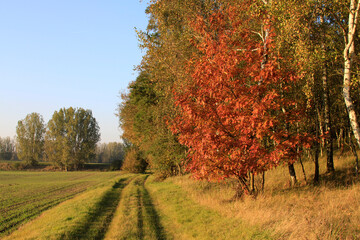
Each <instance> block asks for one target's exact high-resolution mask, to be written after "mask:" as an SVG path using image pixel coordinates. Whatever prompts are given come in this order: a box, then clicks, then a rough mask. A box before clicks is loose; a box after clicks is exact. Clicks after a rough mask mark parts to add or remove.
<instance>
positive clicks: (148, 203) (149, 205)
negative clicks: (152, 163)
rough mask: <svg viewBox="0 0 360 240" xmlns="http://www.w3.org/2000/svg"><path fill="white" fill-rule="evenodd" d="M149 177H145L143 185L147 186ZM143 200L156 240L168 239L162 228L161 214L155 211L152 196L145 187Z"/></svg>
mask: <svg viewBox="0 0 360 240" xmlns="http://www.w3.org/2000/svg"><path fill="white" fill-rule="evenodd" d="M148 176H149V175H148ZM148 176H146V177H145V179H144V183H143V184H145V181H146V179H147V178H148ZM142 198H143V207H144V208H145V211H146V213H147V215H148V216H149V218H150V226H151V228H152V230H153V231H154V232H155V235H156V239H158V240H165V239H166V237H165V233H164V228H163V227H162V225H161V223H160V217H159V214H158V213H157V212H156V210H155V207H154V204H153V202H152V199H151V196H150V194H149V192H148V191H147V189H146V187H145V185H143V191H142Z"/></svg>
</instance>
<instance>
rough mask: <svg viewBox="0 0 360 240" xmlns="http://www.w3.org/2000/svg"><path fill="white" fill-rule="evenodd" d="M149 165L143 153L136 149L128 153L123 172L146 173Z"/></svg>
mask: <svg viewBox="0 0 360 240" xmlns="http://www.w3.org/2000/svg"><path fill="white" fill-rule="evenodd" d="M147 165H148V163H147V162H146V160H145V158H144V155H143V154H142V152H140V151H139V150H137V149H135V148H131V149H130V150H128V151H127V153H126V156H125V160H124V164H123V166H122V170H124V171H127V172H132V173H144V172H145V170H146V168H147Z"/></svg>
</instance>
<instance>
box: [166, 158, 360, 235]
mask: <svg viewBox="0 0 360 240" xmlns="http://www.w3.org/2000/svg"><path fill="white" fill-rule="evenodd" d="M321 162H322V163H323V164H322V168H321V169H320V170H321V173H322V175H321V181H320V183H319V184H318V185H313V184H312V183H311V180H312V178H313V174H312V173H313V172H314V167H313V163H312V162H311V161H307V162H305V163H304V168H305V170H306V173H307V179H308V183H306V182H305V180H304V177H303V174H302V171H301V166H300V164H297V165H296V170H297V174H298V179H299V183H298V185H297V186H295V187H290V186H289V181H290V179H289V177H288V176H289V174H288V170H287V168H286V167H279V168H277V169H274V170H272V171H269V172H268V173H266V186H265V191H264V193H260V194H259V195H258V196H257V198H256V199H253V198H251V197H247V198H245V199H243V200H242V201H240V200H239V201H230V199H231V198H232V196H233V195H234V185H233V182H232V181H228V182H226V183H209V182H204V181H200V182H196V181H194V180H192V179H190V178H189V176H183V177H175V178H172V179H169V180H168V181H170V182H172V183H174V184H176V185H178V186H180V187H181V188H182V189H184V190H185V191H186V192H187V194H188V196H189V197H190V198H191V199H192V200H193V201H195V202H197V203H199V204H201V205H203V206H207V207H210V208H212V209H213V210H216V211H217V212H219V213H221V214H222V215H223V216H227V217H232V218H236V219H241V220H243V221H245V222H246V223H249V224H251V225H256V226H260V227H261V228H262V229H266V230H269V231H271V232H274V234H275V236H276V239H360V200H359V199H360V184H359V177H356V176H354V175H353V171H352V169H353V158H352V157H351V156H341V157H340V156H337V157H336V158H335V168H336V172H335V174H334V175H331V176H330V175H327V174H325V167H324V165H325V159H324V158H323V159H321Z"/></svg>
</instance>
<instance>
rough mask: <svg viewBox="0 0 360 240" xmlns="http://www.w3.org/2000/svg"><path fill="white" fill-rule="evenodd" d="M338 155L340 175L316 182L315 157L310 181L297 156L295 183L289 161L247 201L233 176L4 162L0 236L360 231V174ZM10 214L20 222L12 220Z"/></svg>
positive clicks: (339, 234)
mask: <svg viewBox="0 0 360 240" xmlns="http://www.w3.org/2000/svg"><path fill="white" fill-rule="evenodd" d="M321 162H324V159H321ZM335 164H336V165H335V167H336V169H337V171H336V173H335V174H334V175H333V176H329V175H327V174H325V169H324V168H321V179H322V180H321V182H320V183H319V184H318V185H313V184H312V183H311V181H312V177H313V176H312V172H313V170H314V169H313V163H312V162H311V161H306V162H304V169H305V172H306V181H305V175H304V174H303V173H302V168H301V165H300V164H299V163H296V165H295V166H296V170H297V174H298V184H297V185H296V186H295V187H290V186H289V185H288V181H289V177H288V172H287V171H288V170H287V168H286V167H279V168H277V169H274V170H271V171H269V172H267V173H266V183H265V191H264V192H259V194H258V195H257V196H256V197H250V196H248V197H244V198H243V199H240V200H234V199H233V196H234V193H235V182H234V181H232V180H228V181H226V182H206V181H195V180H193V179H192V178H191V177H190V176H189V175H185V176H178V177H172V178H168V179H166V180H164V181H158V180H157V179H156V177H155V176H154V175H149V174H129V173H124V172H22V171H18V172H6V171H3V172H0V182H1V192H2V193H4V194H2V196H1V204H2V205H1V208H0V210H1V213H2V216H5V217H2V220H1V224H0V226H1V227H2V229H5V231H3V232H2V235H1V236H0V238H1V237H2V239H4V240H5V239H184V240H187V239H204V240H205V239H360V201H358V199H359V197H360V184H359V177H358V176H355V175H352V174H349V173H350V172H351V171H352V169H353V158H352V157H351V156H337V157H336V158H335ZM322 165H323V164H322ZM259 180H260V179H257V186H258V187H260V184H261V183H260V181H259ZM5 189H6V191H3V190H5ZM12 199H14V200H16V201H12ZM41 206H43V207H41ZM3 213H5V214H6V215H3ZM11 216H12V217H11ZM11 219H19V222H20V223H17V224H14V225H13V226H11V224H9V222H11V221H14V222H16V221H15V220H11ZM6 226H7V228H6Z"/></svg>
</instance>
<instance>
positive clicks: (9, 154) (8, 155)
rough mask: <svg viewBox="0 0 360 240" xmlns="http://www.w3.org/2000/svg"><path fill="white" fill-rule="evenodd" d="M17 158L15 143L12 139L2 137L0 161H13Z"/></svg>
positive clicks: (0, 141) (0, 140) (0, 139)
mask: <svg viewBox="0 0 360 240" xmlns="http://www.w3.org/2000/svg"><path fill="white" fill-rule="evenodd" d="M15 157H16V153H15V143H14V141H13V140H12V139H10V137H6V138H1V137H0V159H3V160H11V159H14V158H15Z"/></svg>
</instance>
